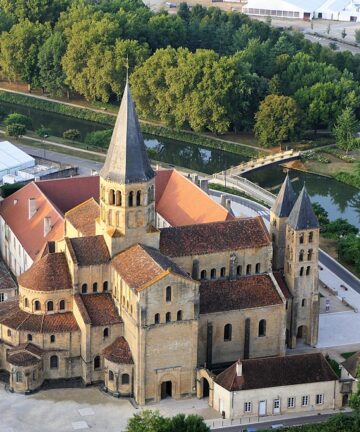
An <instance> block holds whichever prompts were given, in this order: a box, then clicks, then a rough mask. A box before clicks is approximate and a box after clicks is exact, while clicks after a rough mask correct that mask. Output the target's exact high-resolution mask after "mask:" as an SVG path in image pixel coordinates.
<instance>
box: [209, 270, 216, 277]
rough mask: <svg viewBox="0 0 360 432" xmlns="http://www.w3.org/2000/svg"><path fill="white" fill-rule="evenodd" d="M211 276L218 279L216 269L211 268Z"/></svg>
mask: <svg viewBox="0 0 360 432" xmlns="http://www.w3.org/2000/svg"><path fill="white" fill-rule="evenodd" d="M210 277H211V279H216V269H211V272H210Z"/></svg>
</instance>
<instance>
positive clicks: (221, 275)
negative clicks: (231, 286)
mask: <svg viewBox="0 0 360 432" xmlns="http://www.w3.org/2000/svg"><path fill="white" fill-rule="evenodd" d="M225 276H226V268H225V267H221V269H220V277H222V278H224V277H225Z"/></svg>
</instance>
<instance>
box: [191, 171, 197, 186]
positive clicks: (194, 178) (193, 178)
mask: <svg viewBox="0 0 360 432" xmlns="http://www.w3.org/2000/svg"><path fill="white" fill-rule="evenodd" d="M191 179H192V182H193V183H194V184H196V185H198V184H199V176H198V175H197V174H192V175H191Z"/></svg>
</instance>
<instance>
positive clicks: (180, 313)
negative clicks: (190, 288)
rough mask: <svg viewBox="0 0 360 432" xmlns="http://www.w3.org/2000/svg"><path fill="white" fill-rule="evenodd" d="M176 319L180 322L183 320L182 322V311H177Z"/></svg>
mask: <svg viewBox="0 0 360 432" xmlns="http://www.w3.org/2000/svg"><path fill="white" fill-rule="evenodd" d="M176 319H177V320H178V321H181V320H182V311H181V310H179V311H177V315H176Z"/></svg>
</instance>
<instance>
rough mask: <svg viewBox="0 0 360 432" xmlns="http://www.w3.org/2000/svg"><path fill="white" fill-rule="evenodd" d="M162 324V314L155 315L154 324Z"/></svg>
mask: <svg viewBox="0 0 360 432" xmlns="http://www.w3.org/2000/svg"><path fill="white" fill-rule="evenodd" d="M159 322H160V314H158V313H157V314H155V318H154V324H159Z"/></svg>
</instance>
